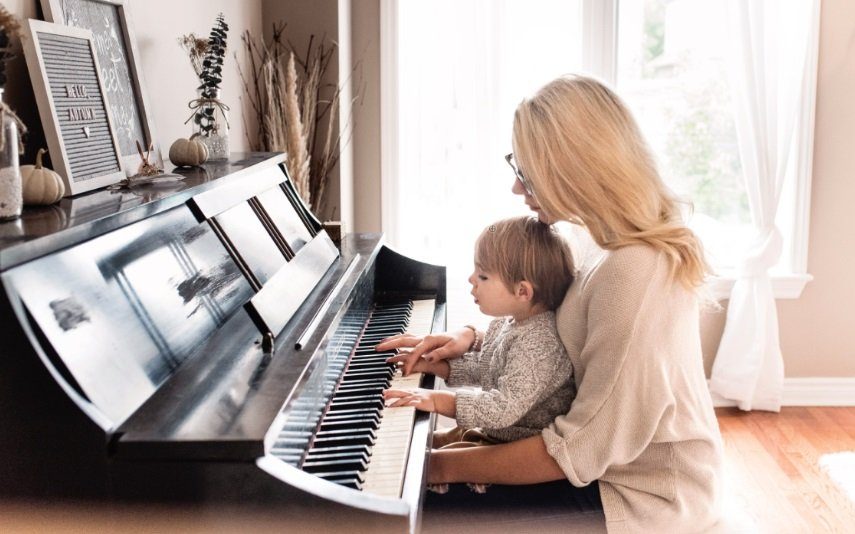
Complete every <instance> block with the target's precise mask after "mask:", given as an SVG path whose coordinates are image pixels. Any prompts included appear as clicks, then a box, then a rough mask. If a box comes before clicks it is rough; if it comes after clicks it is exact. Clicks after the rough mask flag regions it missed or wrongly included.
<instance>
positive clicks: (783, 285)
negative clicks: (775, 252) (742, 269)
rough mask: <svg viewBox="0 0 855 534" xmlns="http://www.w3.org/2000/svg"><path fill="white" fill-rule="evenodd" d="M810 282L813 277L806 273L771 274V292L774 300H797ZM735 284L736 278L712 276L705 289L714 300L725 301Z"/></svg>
mask: <svg viewBox="0 0 855 534" xmlns="http://www.w3.org/2000/svg"><path fill="white" fill-rule="evenodd" d="M811 280H813V276H811V275H809V274H807V273H804V274H798V273H792V274H773V275H772V292H773V293H774V294H775V298H776V299H797V298H799V297H801V296H802V291H803V290H804V288H805V285H806V284H807V283H808V282H810V281H811ZM735 282H736V278H735V277H732V276H731V277H729V276H713V277H712V278H710V279H709V280H708V281H707V289H709V291H710V294H711V295H712V296H713V298H715V299H716V300H727V299H729V298H730V292H731V290H732V289H733V284H734V283H735Z"/></svg>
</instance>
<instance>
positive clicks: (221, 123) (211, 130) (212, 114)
mask: <svg viewBox="0 0 855 534" xmlns="http://www.w3.org/2000/svg"><path fill="white" fill-rule="evenodd" d="M191 107H193V108H194V109H195V113H194V116H193V133H194V137H195V138H196V139H197V140H199V141H202V142H203V143H205V146H207V147H208V161H212V160H213V161H215V160H224V159H228V158H229V117H228V112H229V107H228V106H226V105H225V104H224V103H223V102H222V100H220V90H219V89H209V88H207V87H205V88H202V89H199V97H198V98H197V99H196V100H195V101H194V102H193V104H191Z"/></svg>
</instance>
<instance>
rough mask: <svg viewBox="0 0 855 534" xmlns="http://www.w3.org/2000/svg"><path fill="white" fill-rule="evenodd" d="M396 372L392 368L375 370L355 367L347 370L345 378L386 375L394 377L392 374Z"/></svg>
mask: <svg viewBox="0 0 855 534" xmlns="http://www.w3.org/2000/svg"><path fill="white" fill-rule="evenodd" d="M394 374H395V370H394V369H391V368H388V367H387V368H386V369H374V370H361V369H354V370H353V371H345V372H344V375H343V378H345V379H347V378H372V377H386V378H392V375H394Z"/></svg>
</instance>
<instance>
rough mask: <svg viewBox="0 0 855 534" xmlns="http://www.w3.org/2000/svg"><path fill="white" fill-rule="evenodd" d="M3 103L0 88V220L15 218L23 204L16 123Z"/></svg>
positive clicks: (19, 214) (0, 89)
mask: <svg viewBox="0 0 855 534" xmlns="http://www.w3.org/2000/svg"><path fill="white" fill-rule="evenodd" d="M2 103H3V89H2V88H0V128H2V135H0V221H8V220H11V219H17V218H18V217H20V216H21V209H22V208H23V206H24V197H23V185H22V179H21V167H20V163H19V162H18V140H19V138H18V125H17V123H16V122H15V120H14V119H12V117H10V116H9V114H8V113H6V112H5V109H4V108H5V106H3V105H2Z"/></svg>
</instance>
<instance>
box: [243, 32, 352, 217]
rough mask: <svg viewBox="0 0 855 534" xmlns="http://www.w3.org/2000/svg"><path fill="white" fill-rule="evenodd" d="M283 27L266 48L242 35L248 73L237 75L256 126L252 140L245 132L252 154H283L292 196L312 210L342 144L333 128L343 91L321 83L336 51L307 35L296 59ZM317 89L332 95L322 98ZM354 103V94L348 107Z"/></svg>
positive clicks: (318, 204) (319, 200) (333, 46)
mask: <svg viewBox="0 0 855 534" xmlns="http://www.w3.org/2000/svg"><path fill="white" fill-rule="evenodd" d="M285 26H286V25H285V24H284V23H278V24H274V25H273V35H272V38H271V40H270V42H269V43H264V41H263V40H261V39H259V40H256V39H254V38H253V37H252V36H251V35H250V34H249V32H245V33H244V34H243V35H242V36H241V40H242V41H243V46H244V50H245V52H246V54H247V57H248V61H249V69H250V72H249V74H248V76H247V75H245V74H244V72H243V70H242V69H241V68H240V64H238V72H239V74H240V77H241V81H242V82H243V86H244V92H245V94H246V98H247V99H248V100H249V103H250V105H251V107H252V110H253V112H254V113H255V115H256V119H257V124H258V131H257V133H256V136H255V139H253V138H252V137H251V136H250V133H249V128H247V129H246V131H247V137H248V138H249V143H250V146H251V147H252V149H253V150H264V151H270V152H285V153H286V154H287V163H288V171H289V173H290V175H291V179H292V181H293V182H294V186H295V187H296V189H297V192H298V193H299V194H300V196H301V197H302V198H303V200H304V201H305V202H306V204H308V205H309V206H310V207H312V208H313V209H315V210H316V211H317V210H319V209H320V207H321V206H322V205H323V202H324V194H325V192H326V186H327V183H328V181H329V176H330V173H331V171H332V170H333V168H334V167H335V166H336V164H337V163H338V160H339V156H340V154H341V148H342V146H343V143H346V142H347V140H346V139H342V137H341V133H340V132H341V131H342V130H347V129H346V128H342V129H339V128H337V127H336V118H337V117H338V113H339V106H340V105H341V96H342V94H341V93H342V87H341V86H331V87H326V86H322V83H321V80H322V78H323V76H324V73H325V72H326V70H327V67H328V66H329V64H330V60H331V59H332V57H333V54H334V53H335V51H336V48H337V46H336V44H335V43H331V44H325V42H324V39H321V40H318V41H316V40H315V38H314V36H312V37H310V39H309V45H308V47H307V49H306V53H305V56H304V57H302V58H301V57H300V56H299V54H297V53H296V52H295V50H294V47H293V46H292V45H291V44H290V43H286V42H285V40H284V31H285ZM322 89H325V90H331V92H332V94H331V95H330V96H329V97H328V98H322V97H321V92H322ZM357 99H358V95H357V96H355V97H354V99H353V102H355V101H356V100H357ZM353 102H351V103H353ZM348 120H349V119H348Z"/></svg>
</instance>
